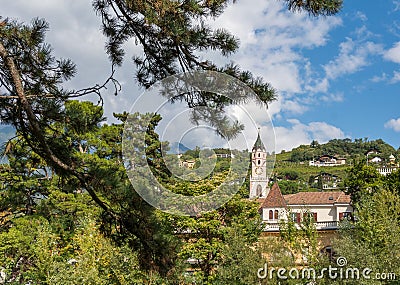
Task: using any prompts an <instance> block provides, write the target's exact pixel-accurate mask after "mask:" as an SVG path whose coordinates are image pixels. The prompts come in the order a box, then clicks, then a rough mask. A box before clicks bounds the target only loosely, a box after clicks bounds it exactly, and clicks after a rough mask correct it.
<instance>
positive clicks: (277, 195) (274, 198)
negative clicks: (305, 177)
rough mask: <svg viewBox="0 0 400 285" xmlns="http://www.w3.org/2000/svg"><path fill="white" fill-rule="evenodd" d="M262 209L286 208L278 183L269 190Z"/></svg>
mask: <svg viewBox="0 0 400 285" xmlns="http://www.w3.org/2000/svg"><path fill="white" fill-rule="evenodd" d="M261 207H262V208H286V201H285V199H284V198H283V195H282V192H281V189H280V188H279V185H278V183H275V184H274V185H272V188H271V190H270V191H269V193H268V196H267V198H265V200H264V202H263V204H262V205H261Z"/></svg>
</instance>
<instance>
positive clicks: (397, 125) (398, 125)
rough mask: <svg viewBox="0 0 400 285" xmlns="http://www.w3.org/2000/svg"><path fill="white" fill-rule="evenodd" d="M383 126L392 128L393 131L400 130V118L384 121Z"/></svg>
mask: <svg viewBox="0 0 400 285" xmlns="http://www.w3.org/2000/svg"><path fill="white" fill-rule="evenodd" d="M385 128H388V129H393V130H394V131H395V132H400V118H398V119H391V120H389V121H387V122H386V123H385Z"/></svg>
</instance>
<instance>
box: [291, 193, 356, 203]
mask: <svg viewBox="0 0 400 285" xmlns="http://www.w3.org/2000/svg"><path fill="white" fill-rule="evenodd" d="M284 198H285V200H286V202H287V204H288V205H333V204H337V203H339V204H342V203H344V204H348V203H350V195H346V194H345V193H344V192H341V191H336V192H299V193H296V194H289V195H285V196H284Z"/></svg>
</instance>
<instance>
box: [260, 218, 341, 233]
mask: <svg viewBox="0 0 400 285" xmlns="http://www.w3.org/2000/svg"><path fill="white" fill-rule="evenodd" d="M264 224H265V227H264V231H265V232H279V223H278V222H264ZM314 224H315V228H316V229H317V230H337V229H338V228H339V222H338V221H327V222H315V223H314ZM296 225H297V227H298V228H300V225H299V224H296Z"/></svg>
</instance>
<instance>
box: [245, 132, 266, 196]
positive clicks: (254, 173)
mask: <svg viewBox="0 0 400 285" xmlns="http://www.w3.org/2000/svg"><path fill="white" fill-rule="evenodd" d="M268 180H269V179H268V177H267V150H266V149H265V146H264V144H263V142H262V141H261V138H260V129H258V136H257V140H256V142H255V143H254V146H253V149H252V151H251V176H250V195H249V198H250V199H252V198H265V197H267V195H268V192H269V187H268Z"/></svg>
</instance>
